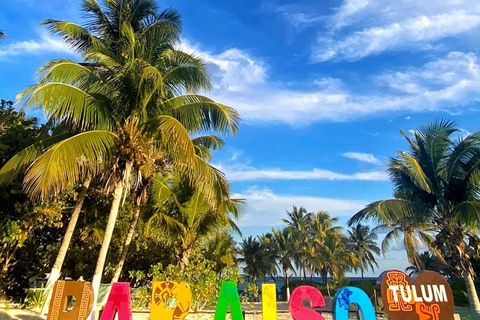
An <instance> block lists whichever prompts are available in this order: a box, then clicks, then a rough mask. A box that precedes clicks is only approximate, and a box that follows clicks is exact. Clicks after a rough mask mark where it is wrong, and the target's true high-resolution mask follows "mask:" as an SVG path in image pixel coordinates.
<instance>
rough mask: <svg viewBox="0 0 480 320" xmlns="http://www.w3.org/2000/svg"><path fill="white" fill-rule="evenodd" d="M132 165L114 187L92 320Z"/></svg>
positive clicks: (95, 276) (97, 269)
mask: <svg viewBox="0 0 480 320" xmlns="http://www.w3.org/2000/svg"><path fill="white" fill-rule="evenodd" d="M132 165H133V164H132V162H130V161H128V162H127V163H126V164H125V171H124V173H123V177H122V178H123V179H121V180H119V181H118V182H117V183H116V184H115V187H114V192H113V200H112V205H111V207H110V214H109V216H108V221H107V226H106V227H105V235H104V237H103V241H102V247H101V248H100V253H99V254H98V260H97V266H96V267H95V273H94V274H93V279H92V286H93V293H94V299H93V301H94V308H93V309H92V313H91V314H90V318H91V320H95V311H96V310H95V309H96V308H95V306H96V304H97V299H98V292H99V289H100V282H101V281H102V276H103V268H104V266H105V260H106V258H107V253H108V247H109V246H110V241H111V240H112V235H113V229H114V228H115V222H116V221H117V215H118V210H119V208H120V203H121V201H122V196H123V192H124V189H125V186H126V185H127V183H128V181H129V179H130V172H131V169H132Z"/></svg>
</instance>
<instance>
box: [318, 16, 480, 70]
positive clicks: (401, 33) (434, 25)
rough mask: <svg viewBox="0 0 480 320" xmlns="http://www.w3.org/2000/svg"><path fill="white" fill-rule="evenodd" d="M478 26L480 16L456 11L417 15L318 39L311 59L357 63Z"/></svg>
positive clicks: (479, 24)
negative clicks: (370, 57)
mask: <svg viewBox="0 0 480 320" xmlns="http://www.w3.org/2000/svg"><path fill="white" fill-rule="evenodd" d="M478 26H480V13H478V12H477V13H472V12H471V11H470V10H456V11H453V12H449V13H442V14H438V15H417V16H414V17H413V18H408V19H405V20H398V21H395V22H392V23H390V24H388V25H381V26H374V27H370V28H365V29H363V30H360V31H357V32H354V33H349V34H347V35H346V36H345V37H344V38H339V39H337V38H335V37H332V36H329V37H320V38H319V39H318V41H317V44H315V45H314V48H313V53H312V59H313V60H314V61H317V62H321V61H327V60H331V59H347V60H358V59H362V58H364V57H366V56H369V55H372V54H376V53H380V52H383V51H386V50H392V49H398V48H405V47H413V46H415V47H416V48H418V44H419V43H429V42H432V41H435V40H438V39H443V38H446V37H449V36H455V35H458V34H461V33H463V32H466V31H470V30H473V29H475V28H477V27H478Z"/></svg>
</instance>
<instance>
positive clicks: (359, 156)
mask: <svg viewBox="0 0 480 320" xmlns="http://www.w3.org/2000/svg"><path fill="white" fill-rule="evenodd" d="M342 156H344V157H346V158H350V159H354V160H358V161H360V162H366V163H371V164H381V163H382V162H381V161H380V160H378V159H377V158H375V156H374V155H373V154H371V153H361V152H345V153H342Z"/></svg>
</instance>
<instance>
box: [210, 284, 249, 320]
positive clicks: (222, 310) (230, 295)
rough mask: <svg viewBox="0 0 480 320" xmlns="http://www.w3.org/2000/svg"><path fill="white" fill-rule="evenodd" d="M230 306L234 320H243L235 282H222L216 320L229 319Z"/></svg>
mask: <svg viewBox="0 0 480 320" xmlns="http://www.w3.org/2000/svg"><path fill="white" fill-rule="evenodd" d="M228 305H230V312H231V313H232V320H243V315H242V306H241V305H240V298H239V297H238V290H237V285H236V284H235V282H233V281H224V282H222V286H221V287H220V294H219V297H218V303H217V309H215V318H214V320H225V319H226V318H227V309H228Z"/></svg>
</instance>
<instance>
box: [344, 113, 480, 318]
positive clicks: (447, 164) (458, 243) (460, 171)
mask: <svg viewBox="0 0 480 320" xmlns="http://www.w3.org/2000/svg"><path fill="white" fill-rule="evenodd" d="M458 131H459V130H458V129H457V127H456V126H455V125H454V124H453V123H452V122H450V121H439V122H432V123H430V124H428V125H426V126H425V127H422V128H420V129H419V130H416V131H415V132H414V138H413V139H411V138H410V137H408V136H407V135H406V134H405V133H404V132H403V131H401V133H402V135H403V136H404V137H405V139H407V141H408V143H409V145H410V150H409V152H403V151H399V152H398V153H397V157H395V158H392V159H391V160H390V163H389V173H390V179H391V181H392V182H393V185H394V195H395V199H390V200H382V201H377V202H374V203H371V204H369V205H367V206H366V208H365V209H363V210H362V211H360V212H358V213H357V214H355V216H354V217H353V218H352V219H351V221H353V222H355V221H360V220H369V219H373V220H376V221H377V222H380V223H387V224H389V223H390V224H395V223H398V222H399V221H402V219H407V220H408V219H412V220H413V221H419V222H431V223H433V224H434V225H436V226H437V228H438V232H437V233H436V234H435V241H434V242H433V243H432V246H433V247H434V248H436V249H437V250H438V252H439V253H441V254H442V257H443V258H444V260H447V261H449V262H450V263H449V264H450V266H451V267H454V268H456V269H457V270H458V272H460V273H461V275H462V276H463V278H464V280H465V282H466V285H467V291H468V296H469V299H470V307H471V308H472V309H474V310H475V312H476V313H477V314H479V315H480V303H479V300H478V296H477V293H476V290H475V286H474V285H473V277H474V275H475V274H474V272H473V269H472V265H471V262H470V260H469V259H468V254H467V249H468V245H467V243H466V239H467V238H468V235H469V233H471V232H472V231H473V230H474V228H475V227H476V226H478V222H479V218H480V217H479V212H480V210H479V209H480V201H478V198H477V195H478V194H479V192H480V135H479V134H478V133H474V134H470V135H468V136H466V137H462V138H458V137H457V138H454V137H453V135H454V134H455V133H456V132H458Z"/></svg>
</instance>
